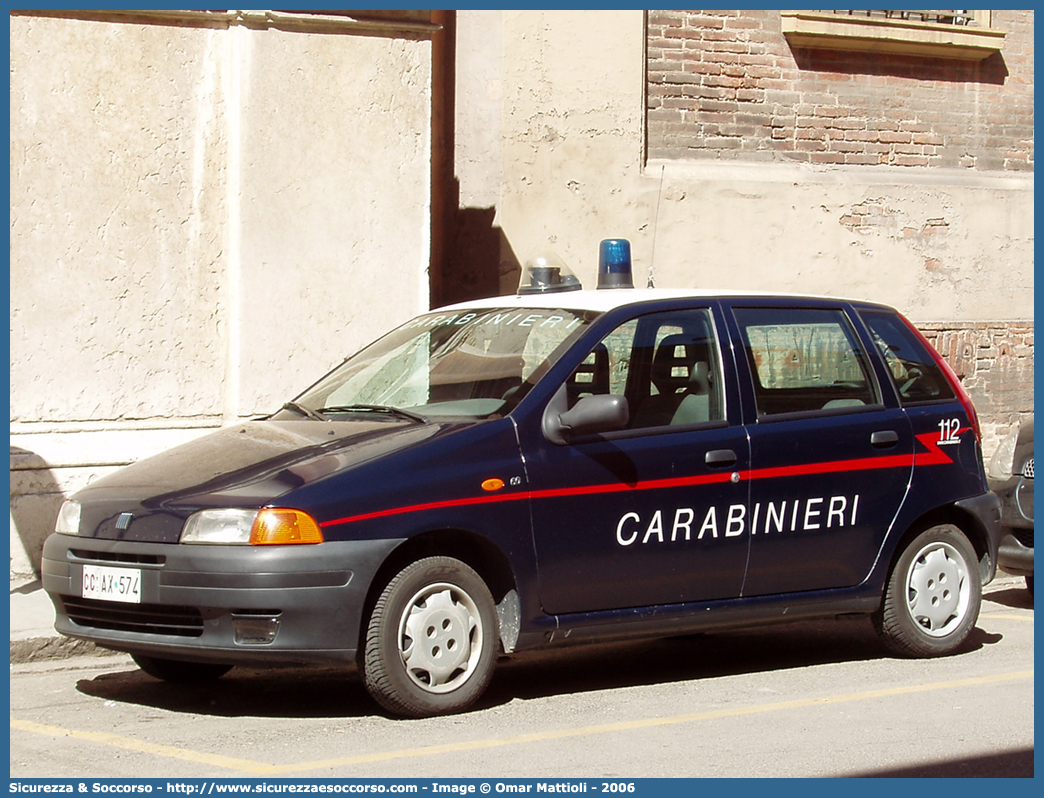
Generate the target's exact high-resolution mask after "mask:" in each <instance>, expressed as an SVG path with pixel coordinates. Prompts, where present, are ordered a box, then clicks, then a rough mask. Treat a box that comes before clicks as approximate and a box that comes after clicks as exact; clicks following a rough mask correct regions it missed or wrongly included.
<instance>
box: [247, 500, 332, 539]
mask: <svg viewBox="0 0 1044 798" xmlns="http://www.w3.org/2000/svg"><path fill="white" fill-rule="evenodd" d="M322 542H323V533H322V531H321V530H320V529H319V524H317V523H316V522H315V519H314V518H312V516H310V515H309V514H308V513H303V512H301V511H300V510H286V509H282V508H271V507H269V508H266V509H264V510H261V511H260V512H259V513H258V514H257V517H255V518H254V525H253V526H252V527H251V528H250V545H252V546H273V545H280V544H284V543H322Z"/></svg>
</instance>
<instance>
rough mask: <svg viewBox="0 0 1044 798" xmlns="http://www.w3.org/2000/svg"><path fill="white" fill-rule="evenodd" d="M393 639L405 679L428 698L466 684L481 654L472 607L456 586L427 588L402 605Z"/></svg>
mask: <svg viewBox="0 0 1044 798" xmlns="http://www.w3.org/2000/svg"><path fill="white" fill-rule="evenodd" d="M398 640H399V655H400V656H401V657H402V664H403V667H404V668H405V669H406V673H407V675H409V677H410V679H412V680H413V682H414V683H415V684H417V685H418V686H419V687H421V688H423V689H424V690H426V691H428V692H429V693H448V692H450V691H452V690H455V689H457V688H458V687H460V686H461V685H462V684H464V682H466V681H467V680H468V677H470V676H471V674H472V673H473V672H474V670H475V666H476V665H477V664H478V659H479V656H480V654H481V653H482V624H481V622H480V620H479V612H478V607H477V606H475V602H474V601H473V600H472V598H471V596H469V595H468V594H467V593H465V592H464V591H463V590H461V589H460V588H459V587H457V586H456V585H450V584H446V583H439V584H434V585H427V586H426V587H424V588H423V589H421V590H419V591H418V592H417V593H416V594H415V595H414V596H413V598H412V599H410V602H409V604H407V605H406V610H405V611H404V612H403V614H402V619H401V620H400V621H399V638H398Z"/></svg>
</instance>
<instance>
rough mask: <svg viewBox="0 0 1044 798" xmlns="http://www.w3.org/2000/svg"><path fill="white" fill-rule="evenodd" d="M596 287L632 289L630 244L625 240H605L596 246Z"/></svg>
mask: <svg viewBox="0 0 1044 798" xmlns="http://www.w3.org/2000/svg"><path fill="white" fill-rule="evenodd" d="M598 287H599V288H634V282H633V281H632V279H631V242H630V241H628V240H627V239H626V238H607V239H605V240H604V241H602V243H601V244H599V245H598Z"/></svg>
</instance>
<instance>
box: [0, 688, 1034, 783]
mask: <svg viewBox="0 0 1044 798" xmlns="http://www.w3.org/2000/svg"><path fill="white" fill-rule="evenodd" d="M1032 678H1033V671H1032V670H1027V671H1012V672H1010V673H999V674H995V675H993V676H979V677H974V678H969V679H956V680H953V681H948V682H931V683H928V684H916V685H908V686H904V687H889V688H886V689H882V690H866V691H863V692H860V693H842V694H839V695H834V696H825V697H822V698H802V699H796V700H793V701H779V702H776V703H772V704H755V705H753V706H744V707H733V708H730V709H717V710H712V711H709V712H694V713H690V714H685V715H671V716H668V717H665V718H644V719H640V720H629V721H620V722H618V723H602V724H597V725H594V726H579V727H575V728H571V729H559V730H556V731H543V732H536V733H534V734H521V735H516V736H514V737H501V738H495V739H491V740H471V741H467V742H460V743H446V744H443V745H428V746H423V747H421V748H404V749H400V750H398V751H381V752H377V753H372V754H359V755H357V756H346V757H338V758H336V759H320V760H315V761H312V762H300V763H297V764H289V765H269V764H265V763H263V762H254V761H251V760H249V759H236V758H233V757H226V756H220V755H216V754H206V753H200V752H196V751H190V750H187V749H184V748H174V747H172V746H167V745H159V744H156V743H147V742H143V741H141V740H135V739H132V738H129V737H120V736H119V735H115V734H105V733H99V732H80V731H72V730H69V729H62V728H59V727H57V726H45V725H43V724H40V723H33V722H31V721H24V720H18V719H16V718H11V728H12V729H19V730H21V731H28V732H34V733H37V734H48V735H51V736H53V737H72V738H75V739H80V740H90V741H92V742H99V743H102V744H104V745H111V746H114V747H117V748H124V749H129V750H132V751H140V752H142V753H148V754H155V755H156V756H166V757H171V758H174V759H184V760H186V761H190V762H198V763H201V764H210V765H217V766H218V767H223V768H227V769H230V770H238V771H244V772H247V773H254V774H257V775H279V774H287V773H300V772H303V771H309V770H323V769H326V768H335V767H345V766H348V765H361V764H370V763H375V762H388V761H390V760H394V759H410V758H414V757H422V756H434V755H437V754H446V753H458V752H461V751H479V750H482V749H487V748H502V747H505V746H511V745H525V744H526V743H539V742H547V741H550V740H562V739H567V738H573V737H589V736H592V735H598V734H609V733H612V732H622V731H634V730H637V729H648V728H653V727H658V726H672V725H676V724H679V723H696V722H699V721H705V720H717V719H721V718H734V717H740V716H743V715H755V714H759V713H765V712H779V711H782V710H790V709H802V708H805V707H817V706H828V705H831V704H842V703H846V702H851V701H866V700H869V699H875V698H887V697H891V696H900V695H910V694H912V693H927V692H931V691H934V690H951V689H954V688H962V687H976V686H980V685H986V684H998V683H1000V682H1010V681H1017V680H1020V679H1032Z"/></svg>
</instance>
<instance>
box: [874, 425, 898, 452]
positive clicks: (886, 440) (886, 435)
mask: <svg viewBox="0 0 1044 798" xmlns="http://www.w3.org/2000/svg"><path fill="white" fill-rule="evenodd" d="M897 443H899V434H898V433H897V432H895V431H893V430H890V429H886V430H881V431H880V432H875V433H874V434H873V435H871V436H870V445H871V446H876V447H877V448H878V449H887V448H889V447H890V446H895V445H896V444H897Z"/></svg>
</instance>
